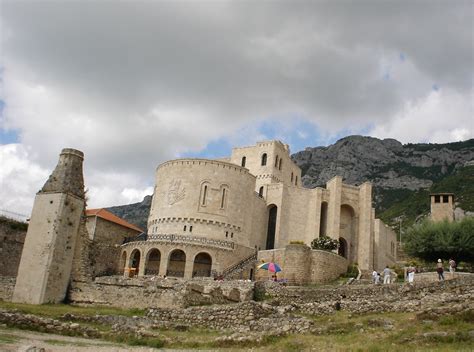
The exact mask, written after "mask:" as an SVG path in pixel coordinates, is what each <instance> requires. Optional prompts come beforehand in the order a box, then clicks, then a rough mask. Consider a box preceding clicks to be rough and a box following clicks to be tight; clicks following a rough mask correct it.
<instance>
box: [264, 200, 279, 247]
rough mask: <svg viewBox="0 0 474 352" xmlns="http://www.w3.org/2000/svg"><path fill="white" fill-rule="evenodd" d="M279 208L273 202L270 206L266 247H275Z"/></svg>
mask: <svg viewBox="0 0 474 352" xmlns="http://www.w3.org/2000/svg"><path fill="white" fill-rule="evenodd" d="M277 215H278V208H277V206H276V205H274V204H272V205H270V206H269V207H268V228H267V244H266V246H265V249H274V248H275V231H276V222H277Z"/></svg>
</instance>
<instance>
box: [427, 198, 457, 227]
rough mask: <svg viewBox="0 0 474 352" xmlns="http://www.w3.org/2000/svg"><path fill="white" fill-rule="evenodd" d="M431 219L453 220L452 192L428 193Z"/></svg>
mask: <svg viewBox="0 0 474 352" xmlns="http://www.w3.org/2000/svg"><path fill="white" fill-rule="evenodd" d="M430 200H431V220H432V221H435V222H436V221H443V220H447V221H454V195H453V194H452V193H436V194H430Z"/></svg>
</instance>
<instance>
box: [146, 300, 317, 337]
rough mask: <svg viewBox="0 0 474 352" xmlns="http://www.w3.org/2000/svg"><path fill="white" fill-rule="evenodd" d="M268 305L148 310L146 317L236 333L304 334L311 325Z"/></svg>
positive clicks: (168, 323) (165, 324)
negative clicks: (277, 332) (276, 332)
mask: <svg viewBox="0 0 474 352" xmlns="http://www.w3.org/2000/svg"><path fill="white" fill-rule="evenodd" d="M282 313H283V312H279V310H278V309H277V308H275V307H273V306H271V305H268V304H265V303H260V302H244V303H239V304H234V305H225V306H215V307H190V308H187V309H181V310H176V309H150V310H149V311H148V314H147V316H148V317H151V318H153V319H154V321H155V324H157V325H158V326H160V327H169V326H174V327H176V326H179V325H183V326H187V327H206V328H211V329H216V330H232V331H237V332H245V331H259V332H271V333H273V332H275V331H281V332H283V333H288V332H295V333H297V332H304V331H307V330H308V329H309V328H310V327H311V326H312V325H313V322H312V321H310V320H308V319H306V318H304V317H296V316H287V315H284V314H282Z"/></svg>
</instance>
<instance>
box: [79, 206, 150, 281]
mask: <svg viewBox="0 0 474 352" xmlns="http://www.w3.org/2000/svg"><path fill="white" fill-rule="evenodd" d="M86 216H87V221H86V227H87V232H88V234H89V239H90V241H91V246H90V261H91V263H90V265H91V267H92V275H93V276H103V275H117V274H123V266H119V261H120V254H121V249H120V246H121V245H122V244H123V243H124V242H125V241H126V240H127V239H129V238H135V237H137V235H139V234H140V233H142V232H143V231H142V230H141V229H140V228H138V227H136V226H134V225H132V224H129V223H128V222H126V221H125V220H123V219H120V218H118V217H117V216H115V215H114V214H112V213H110V212H109V211H107V210H105V209H88V210H86Z"/></svg>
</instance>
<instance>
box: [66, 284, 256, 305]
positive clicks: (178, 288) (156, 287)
mask: <svg viewBox="0 0 474 352" xmlns="http://www.w3.org/2000/svg"><path fill="white" fill-rule="evenodd" d="M253 286H254V283H253V282H250V281H214V280H212V279H193V280H183V279H175V278H166V279H161V278H154V277H139V278H133V279H126V278H123V277H122V276H108V277H99V278H96V280H95V281H94V282H92V283H89V282H73V283H72V285H71V289H70V290H69V293H68V299H69V301H70V302H71V303H73V304H80V305H89V304H90V305H108V306H115V307H122V308H152V307H188V306H194V305H206V304H207V305H209V304H225V303H235V302H245V301H249V300H251V299H252V298H253Z"/></svg>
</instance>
